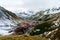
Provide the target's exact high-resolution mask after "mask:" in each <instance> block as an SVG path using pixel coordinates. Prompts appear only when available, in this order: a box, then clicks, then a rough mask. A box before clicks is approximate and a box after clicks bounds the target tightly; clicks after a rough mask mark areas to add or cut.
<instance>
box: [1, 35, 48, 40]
mask: <svg viewBox="0 0 60 40" xmlns="http://www.w3.org/2000/svg"><path fill="white" fill-rule="evenodd" d="M0 40H48V39H47V38H42V37H38V36H23V35H10V36H0Z"/></svg>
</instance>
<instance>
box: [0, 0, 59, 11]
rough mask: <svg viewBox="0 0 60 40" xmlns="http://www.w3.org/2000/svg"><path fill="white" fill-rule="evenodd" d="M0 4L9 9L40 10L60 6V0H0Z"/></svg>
mask: <svg viewBox="0 0 60 40" xmlns="http://www.w3.org/2000/svg"><path fill="white" fill-rule="evenodd" d="M0 6H2V7H4V8H6V9H8V10H10V11H18V10H20V11H22V10H23V11H26V10H34V11H35V10H41V9H47V8H53V7H59V6H60V0H0Z"/></svg>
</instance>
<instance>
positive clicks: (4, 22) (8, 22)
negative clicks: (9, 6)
mask: <svg viewBox="0 0 60 40" xmlns="http://www.w3.org/2000/svg"><path fill="white" fill-rule="evenodd" d="M17 20H19V18H18V17H17V16H16V14H15V13H12V12H10V11H8V10H6V9H5V8H3V7H1V6H0V34H1V35H5V34H8V30H9V29H11V28H12V27H11V26H16V24H17V22H18V21H17ZM1 31H2V32H1Z"/></svg>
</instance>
